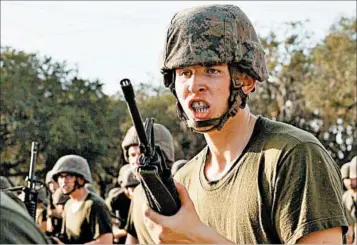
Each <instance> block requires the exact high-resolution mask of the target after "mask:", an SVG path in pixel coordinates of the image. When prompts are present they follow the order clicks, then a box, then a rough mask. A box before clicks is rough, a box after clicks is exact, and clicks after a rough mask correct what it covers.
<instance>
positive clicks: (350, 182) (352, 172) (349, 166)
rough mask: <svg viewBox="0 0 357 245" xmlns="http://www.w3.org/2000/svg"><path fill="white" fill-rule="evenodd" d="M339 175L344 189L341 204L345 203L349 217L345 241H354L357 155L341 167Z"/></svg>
mask: <svg viewBox="0 0 357 245" xmlns="http://www.w3.org/2000/svg"><path fill="white" fill-rule="evenodd" d="M341 175H342V178H343V183H344V185H345V187H346V189H347V190H346V191H345V193H344V194H343V204H344V205H345V207H346V209H347V212H348V215H347V216H348V217H350V219H349V224H350V226H349V233H348V234H347V243H351V244H355V243H356V234H357V223H356V222H357V156H355V157H353V158H352V160H351V161H350V162H348V163H345V164H344V165H343V166H342V167H341Z"/></svg>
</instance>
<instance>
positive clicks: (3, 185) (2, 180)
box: [0, 176, 11, 190]
mask: <svg viewBox="0 0 357 245" xmlns="http://www.w3.org/2000/svg"><path fill="white" fill-rule="evenodd" d="M10 187H11V184H10V181H9V180H8V178H6V177H5V176H0V190H3V189H7V188H10Z"/></svg>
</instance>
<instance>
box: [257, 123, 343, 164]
mask: <svg viewBox="0 0 357 245" xmlns="http://www.w3.org/2000/svg"><path fill="white" fill-rule="evenodd" d="M258 128H259V129H258V133H257V134H258V135H257V144H258V145H259V146H260V147H261V148H260V149H259V150H261V151H262V152H263V153H264V154H265V156H266V157H268V159H269V158H273V159H274V160H277V161H278V162H280V163H281V162H284V161H285V160H286V159H289V160H293V162H297V160H304V159H305V160H307V159H310V160H316V162H311V163H314V164H319V162H321V161H322V162H323V163H324V164H325V163H328V164H332V165H336V164H335V162H334V160H333V159H332V157H331V156H330V154H329V153H328V152H327V150H326V149H325V147H324V146H323V145H322V144H321V142H320V141H319V140H318V139H317V138H316V137H315V136H313V135H312V134H311V133H309V132H307V131H304V130H302V129H299V128H297V127H294V126H292V125H289V124H286V123H283V122H278V121H272V120H270V119H267V118H264V117H260V118H259V125H258ZM292 158H294V159H292ZM305 162H306V161H303V162H302V163H305ZM334 167H337V165H336V166H334Z"/></svg>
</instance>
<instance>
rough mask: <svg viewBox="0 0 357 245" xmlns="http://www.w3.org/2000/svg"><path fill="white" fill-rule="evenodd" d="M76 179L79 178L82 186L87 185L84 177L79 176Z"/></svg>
mask: <svg viewBox="0 0 357 245" xmlns="http://www.w3.org/2000/svg"><path fill="white" fill-rule="evenodd" d="M76 178H77V181H78V184H80V185H84V184H85V180H84V178H83V177H79V176H77V177H76Z"/></svg>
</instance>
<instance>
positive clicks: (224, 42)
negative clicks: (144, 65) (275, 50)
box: [161, 5, 268, 86]
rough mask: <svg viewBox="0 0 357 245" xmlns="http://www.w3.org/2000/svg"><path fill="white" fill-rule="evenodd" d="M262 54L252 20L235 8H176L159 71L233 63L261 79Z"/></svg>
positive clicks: (265, 72)
mask: <svg viewBox="0 0 357 245" xmlns="http://www.w3.org/2000/svg"><path fill="white" fill-rule="evenodd" d="M264 55H265V54H264V50H263V47H262V45H261V43H260V40H259V38H258V36H257V34H256V32H255V30H254V28H253V25H252V23H251V22H250V20H249V19H248V17H247V16H246V15H245V14H244V13H243V11H242V10H241V9H240V8H239V7H237V6H234V5H207V6H199V7H194V8H190V9H184V10H182V11H180V12H178V13H177V14H176V15H175V16H174V17H173V19H172V20H171V24H170V26H169V28H168V31H167V36H166V43H165V48H164V55H163V65H162V68H161V70H162V72H163V73H165V71H169V70H172V69H176V68H180V67H185V66H193V65H205V64H235V65H238V66H240V67H241V68H242V69H244V70H245V71H246V72H247V73H248V74H249V75H251V76H252V77H253V78H254V79H256V80H258V81H265V80H267V79H268V70H267V67H266V62H265V58H264ZM169 83H170V81H166V84H165V85H166V86H169V85H170V84H169Z"/></svg>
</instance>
